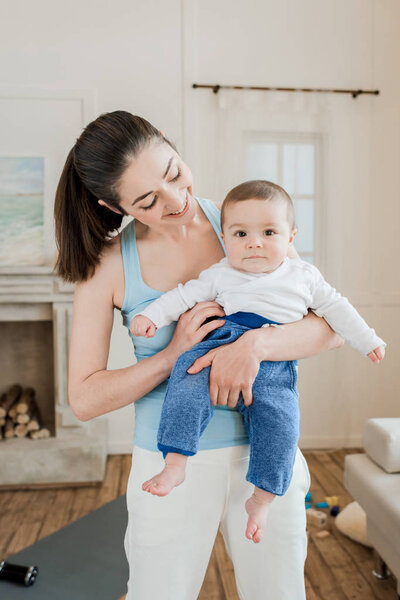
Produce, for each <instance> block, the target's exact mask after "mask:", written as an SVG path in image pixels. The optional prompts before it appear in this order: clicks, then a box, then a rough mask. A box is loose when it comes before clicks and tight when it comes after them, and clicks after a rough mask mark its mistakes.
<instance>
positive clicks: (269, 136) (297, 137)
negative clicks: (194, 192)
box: [242, 130, 325, 268]
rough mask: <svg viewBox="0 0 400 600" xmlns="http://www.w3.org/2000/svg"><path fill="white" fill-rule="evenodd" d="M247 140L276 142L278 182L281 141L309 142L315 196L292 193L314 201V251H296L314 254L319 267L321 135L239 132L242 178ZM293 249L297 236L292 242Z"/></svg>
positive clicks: (295, 197) (280, 178) (321, 251)
mask: <svg viewBox="0 0 400 600" xmlns="http://www.w3.org/2000/svg"><path fill="white" fill-rule="evenodd" d="M249 143H255V144H257V143H258V144H261V143H264V144H276V145H277V146H278V181H276V182H275V183H278V184H279V185H282V182H283V145H284V144H312V145H313V146H314V148H315V150H314V160H315V163H314V195H311V194H291V196H293V200H294V202H295V203H296V201H297V200H302V199H305V200H307V199H308V200H309V199H313V201H314V252H302V253H301V254H300V252H299V251H297V252H298V254H299V256H300V258H303V257H304V258H305V257H313V264H314V265H316V266H318V267H319V268H322V267H323V265H324V262H325V260H324V259H325V256H324V254H325V252H324V250H325V244H323V242H322V239H323V230H324V216H325V204H324V201H323V195H322V190H323V186H322V135H321V134H319V133H316V132H305V133H303V132H294V131H293V132H288V131H283V132H279V131H260V130H245V131H243V133H242V165H243V180H244V179H245V178H246V172H245V168H246V148H247V145H248V144H249ZM294 247H295V248H296V239H295V241H294Z"/></svg>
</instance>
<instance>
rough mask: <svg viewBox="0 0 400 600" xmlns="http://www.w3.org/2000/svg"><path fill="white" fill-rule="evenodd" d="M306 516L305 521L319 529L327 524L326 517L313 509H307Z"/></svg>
mask: <svg viewBox="0 0 400 600" xmlns="http://www.w3.org/2000/svg"><path fill="white" fill-rule="evenodd" d="M306 515H307V521H309V522H310V523H314V524H316V525H319V526H320V527H323V526H325V525H326V524H327V522H328V516H327V515H326V514H325V513H323V512H321V511H319V510H315V509H314V508H309V509H308V510H307V512H306Z"/></svg>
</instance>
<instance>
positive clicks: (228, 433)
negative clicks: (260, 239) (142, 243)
mask: <svg viewBox="0 0 400 600" xmlns="http://www.w3.org/2000/svg"><path fill="white" fill-rule="evenodd" d="M196 200H197V202H198V203H199V206H200V208H201V209H202V210H203V212H204V214H205V215H206V217H207V218H208V220H209V221H210V223H211V224H212V226H213V228H214V231H215V233H216V235H217V236H218V239H219V241H220V243H221V245H222V247H223V248H224V245H223V242H222V239H221V237H220V235H219V232H220V213H219V210H218V208H217V207H216V206H215V204H213V202H211V201H210V200H203V199H201V198H197V199H196ZM224 251H225V248H224ZM121 252H122V260H123V264H124V274H125V297H124V303H123V305H122V309H121V313H122V319H123V323H124V325H125V326H126V327H127V328H128V332H129V336H130V337H131V339H132V342H133V346H134V351H135V355H136V359H137V361H138V362H139V361H141V360H143V359H144V358H146V357H148V356H153V354H156V353H157V352H160V350H163V349H164V348H165V347H166V346H167V345H168V344H169V342H170V340H171V338H172V336H173V333H174V331H175V327H176V323H171V325H168V326H167V327H162V328H161V329H159V330H157V331H156V333H155V335H154V337H152V338H145V337H135V336H133V335H132V334H131V332H130V331H129V326H130V323H131V320H132V318H133V316H134V315H136V314H137V313H139V312H141V311H142V310H143V309H144V308H145V307H146V306H147V305H148V304H150V303H151V302H153V301H154V300H155V299H156V298H159V297H160V296H161V295H162V294H163V292H160V291H159V290H155V289H153V288H151V287H149V286H148V285H146V284H145V283H144V281H143V279H142V276H141V272H140V264H139V256H138V251H137V246H136V236H135V221H134V220H133V221H131V222H130V223H128V225H127V226H126V227H125V228H124V229H123V230H122V232H121ZM167 383H168V379H167V380H165V381H164V382H163V383H161V384H160V385H158V386H157V387H156V388H154V389H153V390H152V391H151V392H149V393H148V394H146V395H145V396H143V397H142V398H140V399H139V400H137V401H136V402H135V433H134V443H135V445H136V446H138V447H140V448H145V449H146V450H152V451H154V452H158V450H157V430H158V423H159V421H160V416H161V408H162V404H163V401H164V396H165V390H166V387H167ZM240 444H248V437H247V433H246V430H245V427H244V424H243V418H242V417H241V415H240V414H239V412H238V411H237V410H236V409H231V408H228V407H225V406H216V407H215V408H214V416H213V418H212V419H211V421H210V423H209V425H208V426H207V428H206V430H205V431H204V433H203V435H202V437H201V440H200V444H199V449H200V450H211V449H214V448H224V447H226V446H238V445H240Z"/></svg>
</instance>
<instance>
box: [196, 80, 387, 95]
mask: <svg viewBox="0 0 400 600" xmlns="http://www.w3.org/2000/svg"><path fill="white" fill-rule="evenodd" d="M192 87H193V88H195V89H196V88H207V89H210V90H212V91H213V92H214V94H218V92H219V90H259V91H260V90H261V91H267V92H317V93H319V94H351V95H352V96H353V98H357V96H361V94H372V95H373V96H377V95H378V94H379V90H326V89H319V88H287V87H258V86H253V85H219V84H215V85H210V84H207V85H203V84H200V83H193V85H192Z"/></svg>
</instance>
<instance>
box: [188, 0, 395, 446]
mask: <svg viewBox="0 0 400 600" xmlns="http://www.w3.org/2000/svg"><path fill="white" fill-rule="evenodd" d="M217 6H218V11H216V10H215V7H216V4H215V2H213V1H212V0H192V1H191V2H189V3H187V5H186V7H187V10H186V13H185V19H186V20H185V25H186V27H185V31H186V36H185V42H186V47H187V50H188V52H187V54H186V56H185V58H186V62H185V81H184V86H185V88H184V89H185V149H186V157H187V159H188V161H189V164H192V165H194V170H195V176H196V178H195V180H196V182H197V188H196V191H197V193H198V194H199V195H205V196H209V197H213V198H216V199H217V200H218V201H221V200H222V199H223V196H224V194H225V193H226V192H227V190H228V189H229V187H231V186H232V185H234V184H236V183H238V182H239V181H240V179H241V170H240V169H241V167H240V154H239V157H238V153H240V141H241V135H242V133H243V129H246V127H247V128H248V129H256V128H257V127H259V128H260V129H263V128H264V129H266V130H268V129H271V130H273V131H275V130H277V131H289V132H290V131H293V129H294V128H295V130H296V131H302V130H303V131H305V132H306V131H316V132H318V131H319V132H320V133H321V139H322V154H323V161H324V164H323V169H322V194H321V197H320V199H319V200H320V202H321V203H322V204H323V206H322V214H323V217H322V222H321V224H320V225H321V229H322V231H320V232H319V233H320V234H321V235H320V238H321V242H320V245H321V248H319V250H320V252H319V255H320V256H322V259H321V260H320V263H319V264H318V265H317V266H319V267H320V268H321V270H322V271H323V273H324V274H325V276H326V278H327V280H328V281H330V283H331V284H332V285H334V286H335V287H337V288H338V289H339V290H340V291H341V292H342V293H343V294H345V295H347V296H348V297H349V298H350V299H351V300H352V301H353V303H354V304H355V306H356V307H357V308H358V309H359V311H360V312H361V314H362V315H363V316H364V317H365V318H366V320H367V321H368V322H369V323H370V324H371V325H372V326H374V327H375V329H376V330H377V331H378V332H379V333H380V335H381V336H382V337H383V338H384V339H385V340H386V341H387V343H388V351H387V357H386V358H385V361H384V362H383V363H382V364H381V365H379V367H377V366H375V365H373V364H372V363H370V362H369V361H368V360H367V359H365V358H363V357H362V356H361V355H358V354H357V353H356V352H355V351H354V350H352V349H351V348H350V347H348V346H346V347H345V348H343V349H341V350H339V351H333V352H330V353H325V354H323V355H320V356H318V357H315V358H312V359H308V360H306V361H302V362H301V363H300V386H299V387H300V393H301V409H302V437H301V445H302V446H303V447H327V446H331V445H349V446H351V445H358V444H360V443H361V432H362V428H363V424H364V422H365V420H366V419H367V418H368V417H372V416H399V415H400V404H399V400H398V398H399V395H400V385H399V383H398V380H397V377H396V370H397V365H398V363H399V359H400V352H399V343H398V342H399V339H400V328H399V324H398V317H399V305H400V278H399V276H398V268H397V260H396V258H397V257H398V256H399V250H400V247H399V235H398V234H399V223H400V220H399V216H400V215H399V211H400V208H399V205H400V203H399V200H400V197H399V196H400V192H399V189H400V188H399V183H400V182H399V178H400V175H399V169H398V164H399V161H400V148H399V145H400V126H399V125H400V115H399V111H398V107H399V105H400V71H399V69H398V59H399V58H400V42H399V38H398V36H396V27H397V26H398V23H399V21H400V5H399V3H398V2H397V1H396V0H388V1H385V2H381V1H379V0H351V1H349V0H339V1H338V0H325V1H324V2H319V1H318V0H301V2H296V1H294V0H281V1H280V2H279V3H278V2H272V1H268V2H261V1H258V0H250V1H249V2H246V4H244V3H243V2H240V1H238V0H220V1H219V2H218V3H217ZM193 82H196V83H211V84H216V83H219V84H227V85H229V84H236V85H256V86H282V87H321V88H342V89H343V88H345V89H348V88H351V89H358V88H363V89H375V88H379V89H380V90H381V94H380V95H379V96H370V97H367V96H361V97H359V98H358V99H357V100H354V99H352V98H351V96H338V95H335V96H333V95H331V96H329V97H328V96H324V97H323V96H322V95H319V96H318V98H317V97H316V95H315V97H314V99H310V97H308V98H307V99H305V95H304V94H303V99H301V97H299V95H296V96H298V98H297V99H296V100H295V99H294V96H295V95H294V94H292V95H288V94H286V95H285V94H284V93H282V94H276V93H275V95H274V102H275V103H277V104H278V105H280V106H281V108H280V109H279V106H278V108H276V107H275V108H271V107H269V106H268V100H265V101H264V103H265V109H264V111H263V110H262V108H260V106H262V105H261V102H262V100H261V99H260V97H261V95H262V94H264V95H265V97H267V96H266V95H267V94H269V92H264V93H261V92H240V91H238V92H230V93H225V99H223V100H222V99H221V98H220V99H219V98H218V96H219V95H220V94H221V92H220V94H219V95H215V94H213V93H212V92H211V91H210V90H193V89H191V84H192V83H193ZM244 94H247V100H246V101H245V102H243V101H242V104H240V102H241V101H240V99H239V98H240V97H242V98H243V96H244ZM251 94H254V95H255V97H256V95H257V94H258V97H259V99H256V100H254V101H253V100H251V99H250V95H251ZM289 96H291V99H289ZM246 102H247V106H246ZM291 102H292V113H291V112H290V103H291ZM257 103H258V104H257ZM271 103H272V101H271ZM307 103H309V106H308V109H307ZM310 103H314V104H315V105H316V106H313V107H311V108H310ZM302 104H304V106H303V107H302V106H301V105H302ZM298 105H300V107H299V106H298ZM296 111H297V113H296ZM302 111H303V122H302V125H301V124H300V125H299V123H301V118H302ZM313 112H314V113H315V114H313ZM310 115H311V116H310ZM301 127H302V128H301ZM224 137H225V140H224V139H221V138H224Z"/></svg>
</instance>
